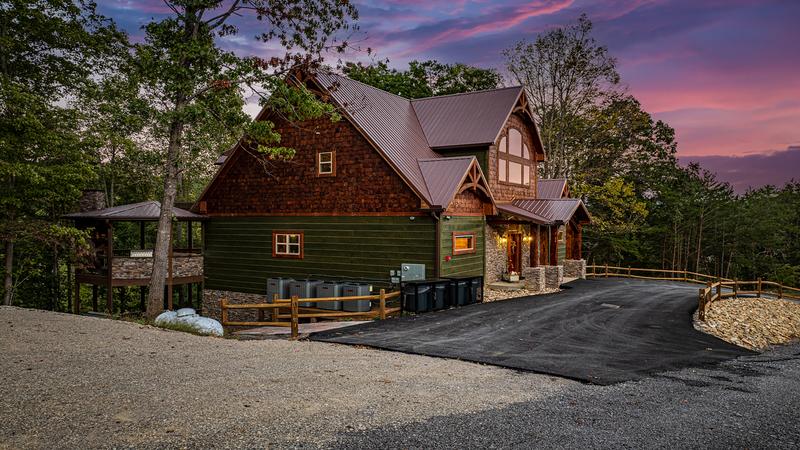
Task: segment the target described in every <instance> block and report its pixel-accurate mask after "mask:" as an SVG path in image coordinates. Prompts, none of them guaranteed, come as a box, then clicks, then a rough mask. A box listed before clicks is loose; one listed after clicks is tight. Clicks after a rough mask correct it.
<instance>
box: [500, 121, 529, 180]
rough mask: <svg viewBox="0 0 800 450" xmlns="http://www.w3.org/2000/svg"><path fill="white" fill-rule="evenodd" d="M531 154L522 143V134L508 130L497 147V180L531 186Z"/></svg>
mask: <svg viewBox="0 0 800 450" xmlns="http://www.w3.org/2000/svg"><path fill="white" fill-rule="evenodd" d="M530 161H531V152H530V150H529V149H528V146H527V145H526V144H525V143H524V142H522V133H520V132H519V130H517V129H516V128H509V129H508V136H507V137H506V136H503V137H502V138H501V139H500V144H499V145H498V146H497V178H498V179H499V180H500V181H501V182H503V183H509V184H518V185H520V186H530V185H531V162H530Z"/></svg>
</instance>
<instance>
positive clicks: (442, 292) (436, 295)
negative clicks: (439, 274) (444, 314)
mask: <svg viewBox="0 0 800 450" xmlns="http://www.w3.org/2000/svg"><path fill="white" fill-rule="evenodd" d="M449 284H450V282H449V281H438V282H436V283H435V284H434V285H433V301H432V302H431V309H432V310H433V311H438V310H440V309H445V308H447V307H448V306H449V303H450V299H449V298H447V297H448V295H447V294H448V292H447V286H448V285H449Z"/></svg>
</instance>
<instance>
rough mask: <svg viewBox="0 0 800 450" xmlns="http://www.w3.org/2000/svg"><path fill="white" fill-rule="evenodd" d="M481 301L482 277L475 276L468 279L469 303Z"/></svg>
mask: <svg viewBox="0 0 800 450" xmlns="http://www.w3.org/2000/svg"><path fill="white" fill-rule="evenodd" d="M482 301H483V277H481V276H477V277H472V278H470V279H469V303H480V302H482Z"/></svg>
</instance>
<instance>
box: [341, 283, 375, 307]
mask: <svg viewBox="0 0 800 450" xmlns="http://www.w3.org/2000/svg"><path fill="white" fill-rule="evenodd" d="M369 294H370V292H369V285H368V284H363V283H347V284H345V285H344V286H343V287H342V297H361V296H364V295H369ZM370 308H371V305H370V301H369V300H353V301H350V302H342V310H343V311H350V312H367V311H369V310H370Z"/></svg>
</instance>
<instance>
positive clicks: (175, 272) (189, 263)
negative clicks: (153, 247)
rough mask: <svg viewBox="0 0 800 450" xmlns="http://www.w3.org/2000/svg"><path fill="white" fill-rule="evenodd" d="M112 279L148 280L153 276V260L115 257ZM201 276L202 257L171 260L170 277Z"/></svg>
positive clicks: (177, 257) (181, 257)
mask: <svg viewBox="0 0 800 450" xmlns="http://www.w3.org/2000/svg"><path fill="white" fill-rule="evenodd" d="M112 270H113V274H114V278H117V279H125V280H136V279H143V278H150V276H151V275H152V274H153V258H130V257H125V256H115V257H114V259H113V260H112ZM200 275H203V257H202V256H198V255H195V256H176V257H174V258H173V259H172V276H173V277H175V278H179V277H193V276H200Z"/></svg>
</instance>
